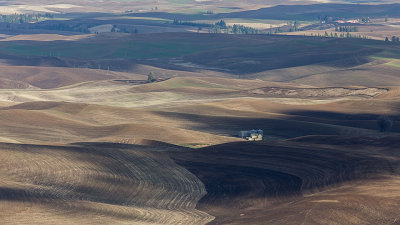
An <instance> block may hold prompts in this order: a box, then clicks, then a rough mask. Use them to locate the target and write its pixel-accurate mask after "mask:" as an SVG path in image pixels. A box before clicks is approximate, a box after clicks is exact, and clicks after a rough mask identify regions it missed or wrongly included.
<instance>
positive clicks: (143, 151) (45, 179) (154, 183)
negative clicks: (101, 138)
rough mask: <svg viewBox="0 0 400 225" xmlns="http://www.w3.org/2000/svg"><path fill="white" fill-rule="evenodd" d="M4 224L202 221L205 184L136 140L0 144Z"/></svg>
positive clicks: (207, 217) (0, 197)
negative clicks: (199, 203) (123, 142)
mask: <svg viewBox="0 0 400 225" xmlns="http://www.w3.org/2000/svg"><path fill="white" fill-rule="evenodd" d="M0 155H1V157H0V158H1V159H0V160H1V167H0V170H1V178H2V179H1V180H2V181H1V188H0V207H1V209H2V210H1V212H2V213H1V214H0V220H1V221H2V224H33V223H34V224H38V223H40V224H76V223H79V224H94V223H96V224H173V225H175V224H206V223H207V222H209V221H211V220H212V219H213V217H212V216H210V215H208V214H206V213H203V212H200V211H198V210H195V206H196V203H197V201H198V200H199V199H200V198H201V197H202V196H203V195H205V193H206V192H205V189H204V186H203V184H202V183H201V182H200V181H199V180H198V179H197V178H196V177H195V176H194V175H193V174H191V173H189V172H188V171H187V170H185V169H183V168H181V167H179V166H177V165H176V164H175V163H174V162H173V161H172V160H170V159H168V157H166V156H164V154H163V153H161V152H155V151H151V149H148V148H144V147H139V146H136V147H135V146H124V145H111V144H108V145H107V144H97V145H92V144H81V145H74V146H34V145H13V144H1V146H0Z"/></svg>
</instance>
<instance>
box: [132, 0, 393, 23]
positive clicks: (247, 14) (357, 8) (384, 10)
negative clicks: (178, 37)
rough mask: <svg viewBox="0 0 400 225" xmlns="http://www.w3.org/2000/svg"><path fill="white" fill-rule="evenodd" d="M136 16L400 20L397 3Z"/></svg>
mask: <svg viewBox="0 0 400 225" xmlns="http://www.w3.org/2000/svg"><path fill="white" fill-rule="evenodd" d="M133 15H134V16H138V17H156V18H164V19H178V20H201V19H223V18H253V19H276V20H317V19H318V18H321V17H322V18H324V17H326V16H327V17H333V18H357V17H385V16H388V17H400V4H380V5H369V4H333V3H330V4H313V5H278V6H274V7H269V8H262V9H258V10H249V11H242V12H232V13H220V14H213V15H203V14H176V13H166V12H150V13H135V14H133Z"/></svg>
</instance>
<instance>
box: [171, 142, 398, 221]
mask: <svg viewBox="0 0 400 225" xmlns="http://www.w3.org/2000/svg"><path fill="white" fill-rule="evenodd" d="M397 138H398V137H397ZM338 140H340V137H338V139H337V140H336V142H335V143H336V145H335V147H332V148H331V147H329V146H326V145H324V146H321V145H313V144H309V143H307V142H306V141H305V142H303V143H302V144H299V143H292V142H286V141H281V142H273V141H268V142H264V143H244V142H242V143H230V144H224V145H218V146H212V147H208V148H204V149H201V150H191V151H181V152H180V154H176V153H174V154H173V155H172V157H173V158H174V159H175V160H177V162H178V164H180V165H182V166H184V167H185V168H187V169H188V170H189V171H191V172H192V173H194V174H195V175H196V176H197V177H199V178H200V180H202V182H204V184H205V186H206V189H207V191H208V194H207V195H206V197H205V198H203V199H202V200H201V201H200V204H199V209H201V210H203V211H205V212H208V213H210V214H212V215H215V216H216V219H215V220H214V221H213V222H211V223H210V224H266V223H267V224H287V223H292V222H293V221H302V222H301V223H303V224H330V223H337V224H391V223H393V222H395V221H397V220H398V213H397V212H398V211H397V207H398V206H399V205H400V193H399V192H398V191H396V190H397V189H396V188H395V187H396V186H397V185H398V184H399V181H400V180H399V176H398V173H399V167H398V165H399V164H398V162H399V161H398V160H399V154H398V153H397V152H396V151H394V150H393V149H392V150H389V149H387V147H386V146H384V145H383V146H382V145H380V144H377V145H375V148H372V147H369V148H361V149H360V148H358V149H357V150H356V149H354V146H353V148H352V147H351V146H348V145H345V146H343V145H341V144H340V142H338ZM377 143H379V140H378V142H377ZM364 146H365V145H364ZM382 149H387V151H386V152H385V153H382V152H381V150H382ZM379 152H381V153H379Z"/></svg>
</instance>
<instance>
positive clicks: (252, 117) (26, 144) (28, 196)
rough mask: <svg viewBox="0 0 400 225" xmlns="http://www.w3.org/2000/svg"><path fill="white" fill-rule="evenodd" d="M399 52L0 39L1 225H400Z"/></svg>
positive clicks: (301, 43) (196, 40)
mask: <svg viewBox="0 0 400 225" xmlns="http://www.w3.org/2000/svg"><path fill="white" fill-rule="evenodd" d="M103 4H105V3H103ZM121 4H122V3H121ZM126 4H128V3H126ZM204 4H205V5H206V4H208V3H204ZM218 4H223V2H221V3H218ZM237 4H239V2H238V3H237ZM399 46H400V45H397V44H392V43H385V42H382V41H376V40H358V39H334V38H318V37H304V36H278V35H227V34H204V33H198V34H197V33H161V34H154V33H152V34H120V33H107V34H97V35H87V36H81V35H79V36H76V35H70V36H68V35H64V36H62V35H45V36H38V35H23V36H4V39H2V41H0V59H1V64H0V178H1V179H0V209H1V210H0V223H1V224H174V225H176V224H182V225H187V224H195V225H196V224H199V225H200V224H355V225H362V224H399V223H400V217H399V206H400V192H399V191H398V189H399V188H398V187H399V185H400V179H399V178H400V174H399V172H400V168H399V165H400V163H399V161H400V158H399V157H400V155H399V151H398V144H399V140H400V139H399V137H400V134H399V133H400V122H399V118H400V113H399V112H400V88H399V86H400V77H399V71H400V67H399V66H398V65H399V60H400V48H399ZM150 72H153V73H154V76H155V79H154V82H147V79H148V76H147V75H148V74H149V73H150ZM250 129H262V130H263V131H264V140H263V141H260V142H249V141H245V140H243V139H241V138H239V137H238V132H239V131H241V130H250Z"/></svg>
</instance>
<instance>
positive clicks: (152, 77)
mask: <svg viewBox="0 0 400 225" xmlns="http://www.w3.org/2000/svg"><path fill="white" fill-rule="evenodd" d="M154 81H156V78H155V77H154V73H153V72H150V73H149V75H147V82H148V83H152V82H154Z"/></svg>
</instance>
